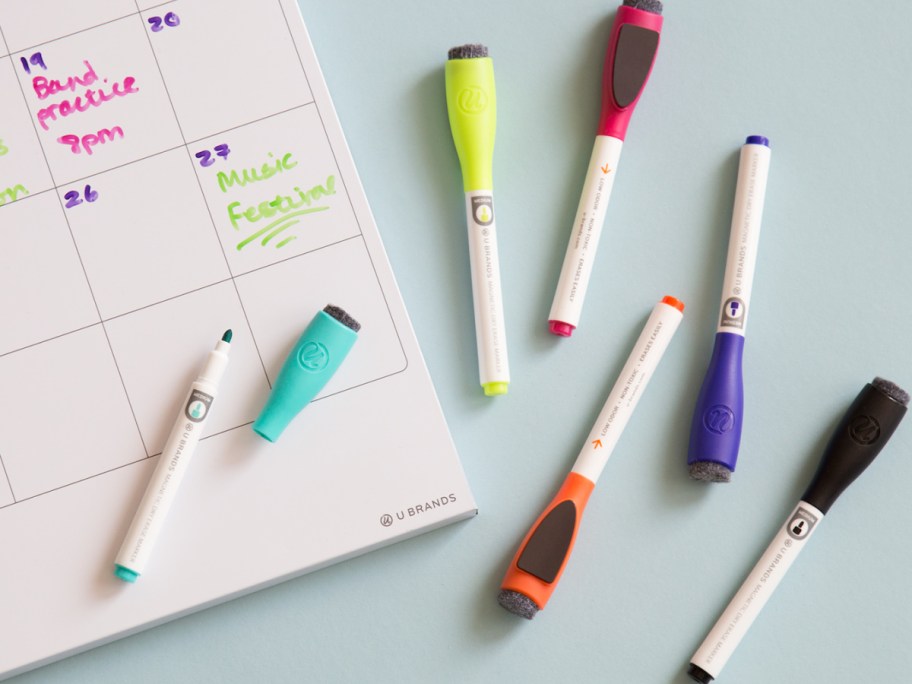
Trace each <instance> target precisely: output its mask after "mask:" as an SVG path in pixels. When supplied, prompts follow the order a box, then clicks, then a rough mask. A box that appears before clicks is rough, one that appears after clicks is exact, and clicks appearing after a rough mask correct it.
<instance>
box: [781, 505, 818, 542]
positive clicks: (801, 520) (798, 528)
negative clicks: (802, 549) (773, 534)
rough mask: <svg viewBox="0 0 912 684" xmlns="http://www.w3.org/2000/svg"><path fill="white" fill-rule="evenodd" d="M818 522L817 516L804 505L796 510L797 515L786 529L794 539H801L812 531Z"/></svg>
mask: <svg viewBox="0 0 912 684" xmlns="http://www.w3.org/2000/svg"><path fill="white" fill-rule="evenodd" d="M816 524H817V516H816V515H814V514H813V513H811V512H810V511H809V510H807V509H806V508H803V507H802V508H799V509H798V510H797V511H795V515H793V516H792V519H791V520H789V522H788V525H786V529H787V530H788V533H789V536H790V537H791V538H792V539H797V540H798V541H801V540H802V539H804V538H806V537H807V536H808V535H809V534H810V533H811V530H813V529H814V525H816Z"/></svg>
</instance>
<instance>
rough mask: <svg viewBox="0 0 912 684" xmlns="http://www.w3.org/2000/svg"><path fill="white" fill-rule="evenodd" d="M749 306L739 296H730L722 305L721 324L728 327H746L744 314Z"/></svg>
mask: <svg viewBox="0 0 912 684" xmlns="http://www.w3.org/2000/svg"><path fill="white" fill-rule="evenodd" d="M746 313H747V307H746V306H745V305H744V300H742V299H739V298H738V297H729V298H728V299H727V300H726V301H725V305H724V306H723V307H722V322H721V323H720V325H722V326H725V327H728V328H744V316H745V314H746Z"/></svg>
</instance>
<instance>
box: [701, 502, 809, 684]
mask: <svg viewBox="0 0 912 684" xmlns="http://www.w3.org/2000/svg"><path fill="white" fill-rule="evenodd" d="M821 520H823V513H821V512H820V511H819V510H818V509H817V508H815V507H814V506H812V505H811V504H809V503H806V502H804V501H801V502H800V503H799V504H798V505H797V506H796V507H795V510H794V511H792V514H791V515H790V516H789V518H788V521H787V522H786V523H785V525H783V526H782V528H781V529H780V530H779V532H778V533H777V534H776V536H775V538H774V539H773V541H772V542H771V543H770V545H769V546H768V547H767V549H766V551H765V552H764V554H763V556H762V557H761V558H760V560H759V561H758V562H757V564H756V565H755V566H754V569H753V570H752V571H751V573H750V574H749V575H748V576H747V579H746V580H744V584H742V585H741V588H740V589H738V592H737V593H736V594H735V597H734V598H733V599H732V600H731V602H730V603H729V604H728V607H727V608H726V609H725V611H724V612H723V613H722V616H721V617H720V618H719V619H718V620H717V621H716V624H715V626H714V627H713V628H712V630H711V631H710V632H709V635H707V637H706V639H704V640H703V643H702V644H701V646H700V648H699V649H697V652H696V653H695V654H694V656H693V658H691V659H690V662H691V669H693V666H694V665H695V666H697V667H698V668H699V669H701V670H703V672H705V673H706V674H708V675H709V676H710V677H712V678H713V679H715V678H716V677H718V676H719V673H720V672H721V671H722V668H723V667H725V664H726V663H727V662H728V659H729V658H730V657H731V655H732V653H734V651H735V649H736V648H737V647H738V644H740V643H741V639H743V638H744V635H745V634H747V630H749V629H750V626H751V625H752V624H753V622H754V620H756V619H757V616H758V615H759V614H760V611H761V610H763V606H765V605H766V602H767V601H769V599H770V597H771V596H772V595H773V592H774V591H775V590H776V587H777V586H779V582H781V581H782V578H783V577H785V573H786V572H788V569H789V568H790V567H792V563H794V562H795V559H796V558H797V557H798V554H799V553H801V550H802V549H803V548H804V546H805V543H806V542H807V540H808V539H809V538H810V536H811V535H812V534H813V533H814V530H816V529H817V524H818V523H819V522H820V521H821ZM691 677H694V674H693V673H692V674H691ZM694 678H696V677H694Z"/></svg>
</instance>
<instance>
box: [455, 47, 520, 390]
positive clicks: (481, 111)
mask: <svg viewBox="0 0 912 684" xmlns="http://www.w3.org/2000/svg"><path fill="white" fill-rule="evenodd" d="M445 74H446V98H447V110H448V111H449V115H450V129H451V130H452V132H453V142H454V143H455V144H456V152H457V154H458V155H459V162H460V164H461V165H462V182H463V190H465V197H466V216H467V218H468V223H469V266H470V268H471V271H472V299H473V301H474V303H475V339H476V342H477V345H478V374H479V376H480V380H481V386H482V387H483V388H484V392H485V394H486V395H487V396H489V397H493V396H497V395H499V394H506V393H507V388H508V387H509V385H510V366H509V363H508V362H507V334H506V330H505V326H504V314H503V295H502V294H501V290H500V261H499V259H498V257H497V231H496V228H495V225H494V218H495V217H494V189H493V188H494V180H493V175H494V174H493V161H494V130H495V127H496V123H497V98H496V93H495V90H494V62H493V61H492V60H491V58H490V57H488V48H486V47H485V46H484V45H462V46H460V47H455V48H453V49H452V50H450V52H449V60H447V63H446V69H445Z"/></svg>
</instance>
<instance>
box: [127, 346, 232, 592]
mask: <svg viewBox="0 0 912 684" xmlns="http://www.w3.org/2000/svg"><path fill="white" fill-rule="evenodd" d="M231 337H232V334H231V331H230V330H226V331H225V334H224V335H222V339H221V340H219V343H218V344H217V345H216V347H215V349H213V350H212V351H211V352H209V357H208V358H207V359H206V365H205V367H204V368H203V370H202V372H200V374H199V377H198V378H197V379H196V382H194V383H193V384H192V385H190V392H189V393H188V394H187V398H186V399H185V400H184V403H183V404H181V410H180V413H179V414H178V416H177V420H176V421H175V423H174V427H173V428H171V434H170V436H169V437H168V441H167V442H165V448H164V449H162V453H161V456H159V457H158V465H157V466H156V467H155V472H153V473H152V478H151V479H150V480H149V484H148V485H147V486H146V493H145V494H144V495H143V498H142V501H141V502H140V504H139V508H137V509H136V514H135V515H134V516H133V523H132V524H131V525H130V530H129V531H128V532H127V536H126V538H125V539H124V542H123V544H122V545H121V547H120V552H119V553H118V554H117V558H115V560H114V575H115V576H116V577H119V578H120V579H122V580H123V581H124V582H130V583H131V584H132V583H133V582H135V581H136V580H137V579H139V576H140V575H141V574H142V573H143V571H144V570H145V567H146V563H148V561H149V557H150V556H151V554H152V547H153V546H154V545H155V541H156V540H157V539H158V535H159V534H160V533H161V530H162V526H163V525H164V524H165V518H166V517H167V515H168V511H169V510H170V508H171V504H172V503H173V502H174V498H175V497H176V496H177V490H178V488H179V487H180V483H181V480H183V479H184V474H185V473H186V472H187V467H188V466H189V465H190V459H191V458H192V456H193V452H194V451H195V450H196V445H197V444H198V443H199V440H200V437H201V436H202V434H203V430H204V429H205V428H206V420H207V419H208V418H209V414H210V413H211V412H212V403H213V402H214V401H215V398H216V396H217V395H218V387H219V382H221V379H222V375H224V373H225V369H226V368H227V367H228V352H229V351H230V350H231Z"/></svg>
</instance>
